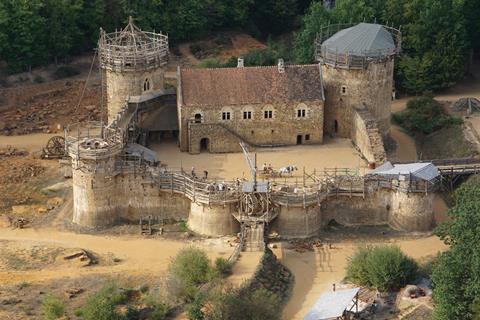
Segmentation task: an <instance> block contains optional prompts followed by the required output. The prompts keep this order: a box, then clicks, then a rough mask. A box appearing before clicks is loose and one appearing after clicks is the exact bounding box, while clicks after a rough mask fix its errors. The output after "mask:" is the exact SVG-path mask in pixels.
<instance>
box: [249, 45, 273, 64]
mask: <svg viewBox="0 0 480 320" xmlns="http://www.w3.org/2000/svg"><path fill="white" fill-rule="evenodd" d="M277 58H279V57H277V53H276V52H275V51H274V50H273V49H271V48H265V49H254V50H252V51H250V52H249V53H247V54H246V55H245V56H244V59H245V65H246V66H273V65H275V64H276V63H277Z"/></svg>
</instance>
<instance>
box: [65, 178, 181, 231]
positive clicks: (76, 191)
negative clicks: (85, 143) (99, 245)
mask: <svg viewBox="0 0 480 320" xmlns="http://www.w3.org/2000/svg"><path fill="white" fill-rule="evenodd" d="M73 197H74V212H73V222H74V223H76V224H78V225H81V226H84V227H90V228H95V227H105V226H109V225H113V224H115V223H118V222H120V221H129V222H135V223H136V222H138V220H139V219H140V218H141V217H145V216H148V215H152V216H154V217H158V218H159V219H173V220H177V221H178V220H186V219H187V218H188V214H189V212H190V200H189V199H187V198H186V197H184V196H183V195H179V194H175V193H170V192H166V191H161V190H159V189H158V187H157V186H155V185H154V184H153V183H152V182H151V181H149V180H147V179H145V178H144V177H143V176H142V175H138V174H137V175H135V174H133V173H127V174H117V175H111V174H109V173H104V172H99V171H97V172H96V173H95V174H91V173H88V172H86V171H85V172H84V171H81V170H73Z"/></svg>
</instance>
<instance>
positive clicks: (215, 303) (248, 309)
mask: <svg viewBox="0 0 480 320" xmlns="http://www.w3.org/2000/svg"><path fill="white" fill-rule="evenodd" d="M280 304H281V303H280V299H279V298H278V296H277V295H275V294H274V293H272V292H270V291H268V290H265V289H257V290H255V291H243V292H240V290H239V289H227V290H223V291H222V290H218V291H217V292H216V293H214V295H213V296H212V298H211V301H210V305H209V308H208V310H207V312H206V314H205V319H208V320H223V319H235V320H247V319H248V320H249V319H258V320H264V319H265V320H267V319H268V320H275V319H280V318H281V313H282V308H280V307H279V306H280Z"/></svg>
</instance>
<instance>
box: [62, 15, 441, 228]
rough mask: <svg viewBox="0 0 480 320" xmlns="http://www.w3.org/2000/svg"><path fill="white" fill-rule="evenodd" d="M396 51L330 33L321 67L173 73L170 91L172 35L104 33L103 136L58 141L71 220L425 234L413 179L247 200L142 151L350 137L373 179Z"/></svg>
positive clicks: (380, 179) (338, 183)
mask: <svg viewBox="0 0 480 320" xmlns="http://www.w3.org/2000/svg"><path fill="white" fill-rule="evenodd" d="M400 39H401V36H400V33H399V32H398V31H397V30H395V29H392V28H389V27H385V26H381V25H377V24H368V23H360V24H357V25H353V26H352V25H349V26H346V25H335V26H329V27H326V28H322V29H321V30H319V35H318V38H317V39H316V42H315V48H316V52H315V57H316V59H317V61H318V64H312V65H286V64H285V63H284V62H283V61H282V60H280V61H278V65H276V66H268V67H245V66H244V64H243V60H242V59H241V58H240V59H239V60H238V66H237V67H236V68H213V69H190V68H180V67H179V68H178V69H177V74H176V80H177V86H176V90H173V89H166V88H165V86H164V83H165V81H164V77H165V73H166V70H165V68H166V64H167V61H168V52H169V51H168V37H167V36H166V35H163V34H161V33H153V32H144V31H142V30H140V29H139V28H138V27H136V26H135V25H134V24H133V22H132V21H131V20H130V22H129V24H128V25H127V26H126V27H125V29H123V30H121V31H119V32H114V33H105V32H104V31H101V33H100V39H99V48H98V49H99V50H98V55H99V60H100V66H101V68H102V70H103V72H104V75H103V80H102V81H104V85H105V87H106V89H105V91H106V105H107V110H108V123H107V124H103V123H90V124H88V125H87V126H85V125H79V124H73V125H70V126H69V127H68V128H67V129H66V133H65V135H66V144H67V150H68V153H69V155H70V157H71V159H72V168H73V194H74V214H73V221H74V222H75V223H77V224H79V225H81V226H86V227H102V226H107V225H110V224H113V223H116V222H118V221H122V220H123V221H137V220H138V219H139V218H141V217H143V216H146V215H151V216H155V217H160V218H161V219H177V220H178V219H186V220H188V226H189V228H190V229H191V230H193V231H196V232H198V233H200V234H204V235H225V234H232V233H235V232H237V231H238V230H239V229H240V227H241V226H242V227H243V226H246V227H247V229H248V228H249V230H253V229H255V228H256V227H255V226H257V225H262V226H263V225H265V224H268V225H269V226H271V228H273V229H276V230H278V232H279V233H280V234H281V235H282V236H285V237H307V236H312V235H315V234H316V233H317V232H318V231H319V230H320V229H321V228H322V227H323V226H324V225H325V224H326V223H328V222H329V221H330V220H332V219H335V220H336V221H337V222H340V223H344V224H347V225H358V224H389V225H390V226H392V227H394V228H396V229H401V230H408V231H421V230H428V229H429V228H430V227H431V225H432V223H433V212H432V208H431V203H432V194H431V192H430V191H431V190H432V188H433V187H434V182H433V180H431V179H425V178H424V177H421V176H418V177H417V176H414V175H411V174H407V173H405V172H403V173H402V172H401V171H399V172H398V173H396V174H394V175H379V174H372V175H367V176H362V177H359V176H357V175H354V174H351V172H348V171H345V172H344V173H341V172H335V173H332V172H324V173H322V174H321V175H319V177H318V179H315V180H314V181H312V183H311V184H309V185H306V184H304V185H303V186H302V187H301V188H295V190H294V189H293V188H292V187H291V186H288V185H274V184H267V185H266V186H265V187H264V188H258V189H256V186H255V187H253V189H251V190H248V188H247V187H245V185H242V183H243V182H242V183H241V182H239V181H234V182H225V183H224V185H223V187H222V188H221V189H215V188H214V189H212V188H211V184H210V183H209V182H208V181H200V180H198V179H196V178H195V177H192V176H191V175H189V174H187V173H185V172H171V171H168V170H166V169H165V168H162V167H159V166H158V165H157V161H156V158H155V154H154V153H153V151H151V150H149V149H148V148H147V146H148V145H149V143H152V142H158V141H161V140H162V139H165V138H166V137H170V138H172V137H174V138H176V139H177V141H178V145H179V148H180V150H181V151H184V152H189V153H193V154H194V153H200V152H203V151H205V152H238V151H241V148H240V142H241V143H243V144H245V145H249V146H250V147H253V148H261V147H269V146H288V145H296V144H321V143H322V142H323V137H324V136H325V135H328V136H338V137H346V138H350V139H351V140H352V142H353V143H354V145H355V146H356V147H357V148H358V150H359V151H360V152H361V153H362V155H363V156H364V157H365V159H366V160H367V161H368V162H369V164H370V166H371V167H374V166H379V165H382V164H383V163H384V162H385V161H386V155H385V150H384V147H383V137H385V136H386V135H387V134H388V132H389V126H390V120H389V119H390V106H391V100H392V88H393V65H394V57H395V55H396V54H398V53H399V51H400V47H401V40H400ZM160 158H161V155H160ZM160 160H161V159H160ZM432 179H433V178H432ZM260 189H262V191H259V190H260ZM261 230H263V229H261ZM262 232H263V231H262ZM256 237H261V235H258V234H257V235H256Z"/></svg>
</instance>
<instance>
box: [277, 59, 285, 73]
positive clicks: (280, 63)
mask: <svg viewBox="0 0 480 320" xmlns="http://www.w3.org/2000/svg"><path fill="white" fill-rule="evenodd" d="M277 66H278V72H280V73H285V62H283V59H278V65H277Z"/></svg>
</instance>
